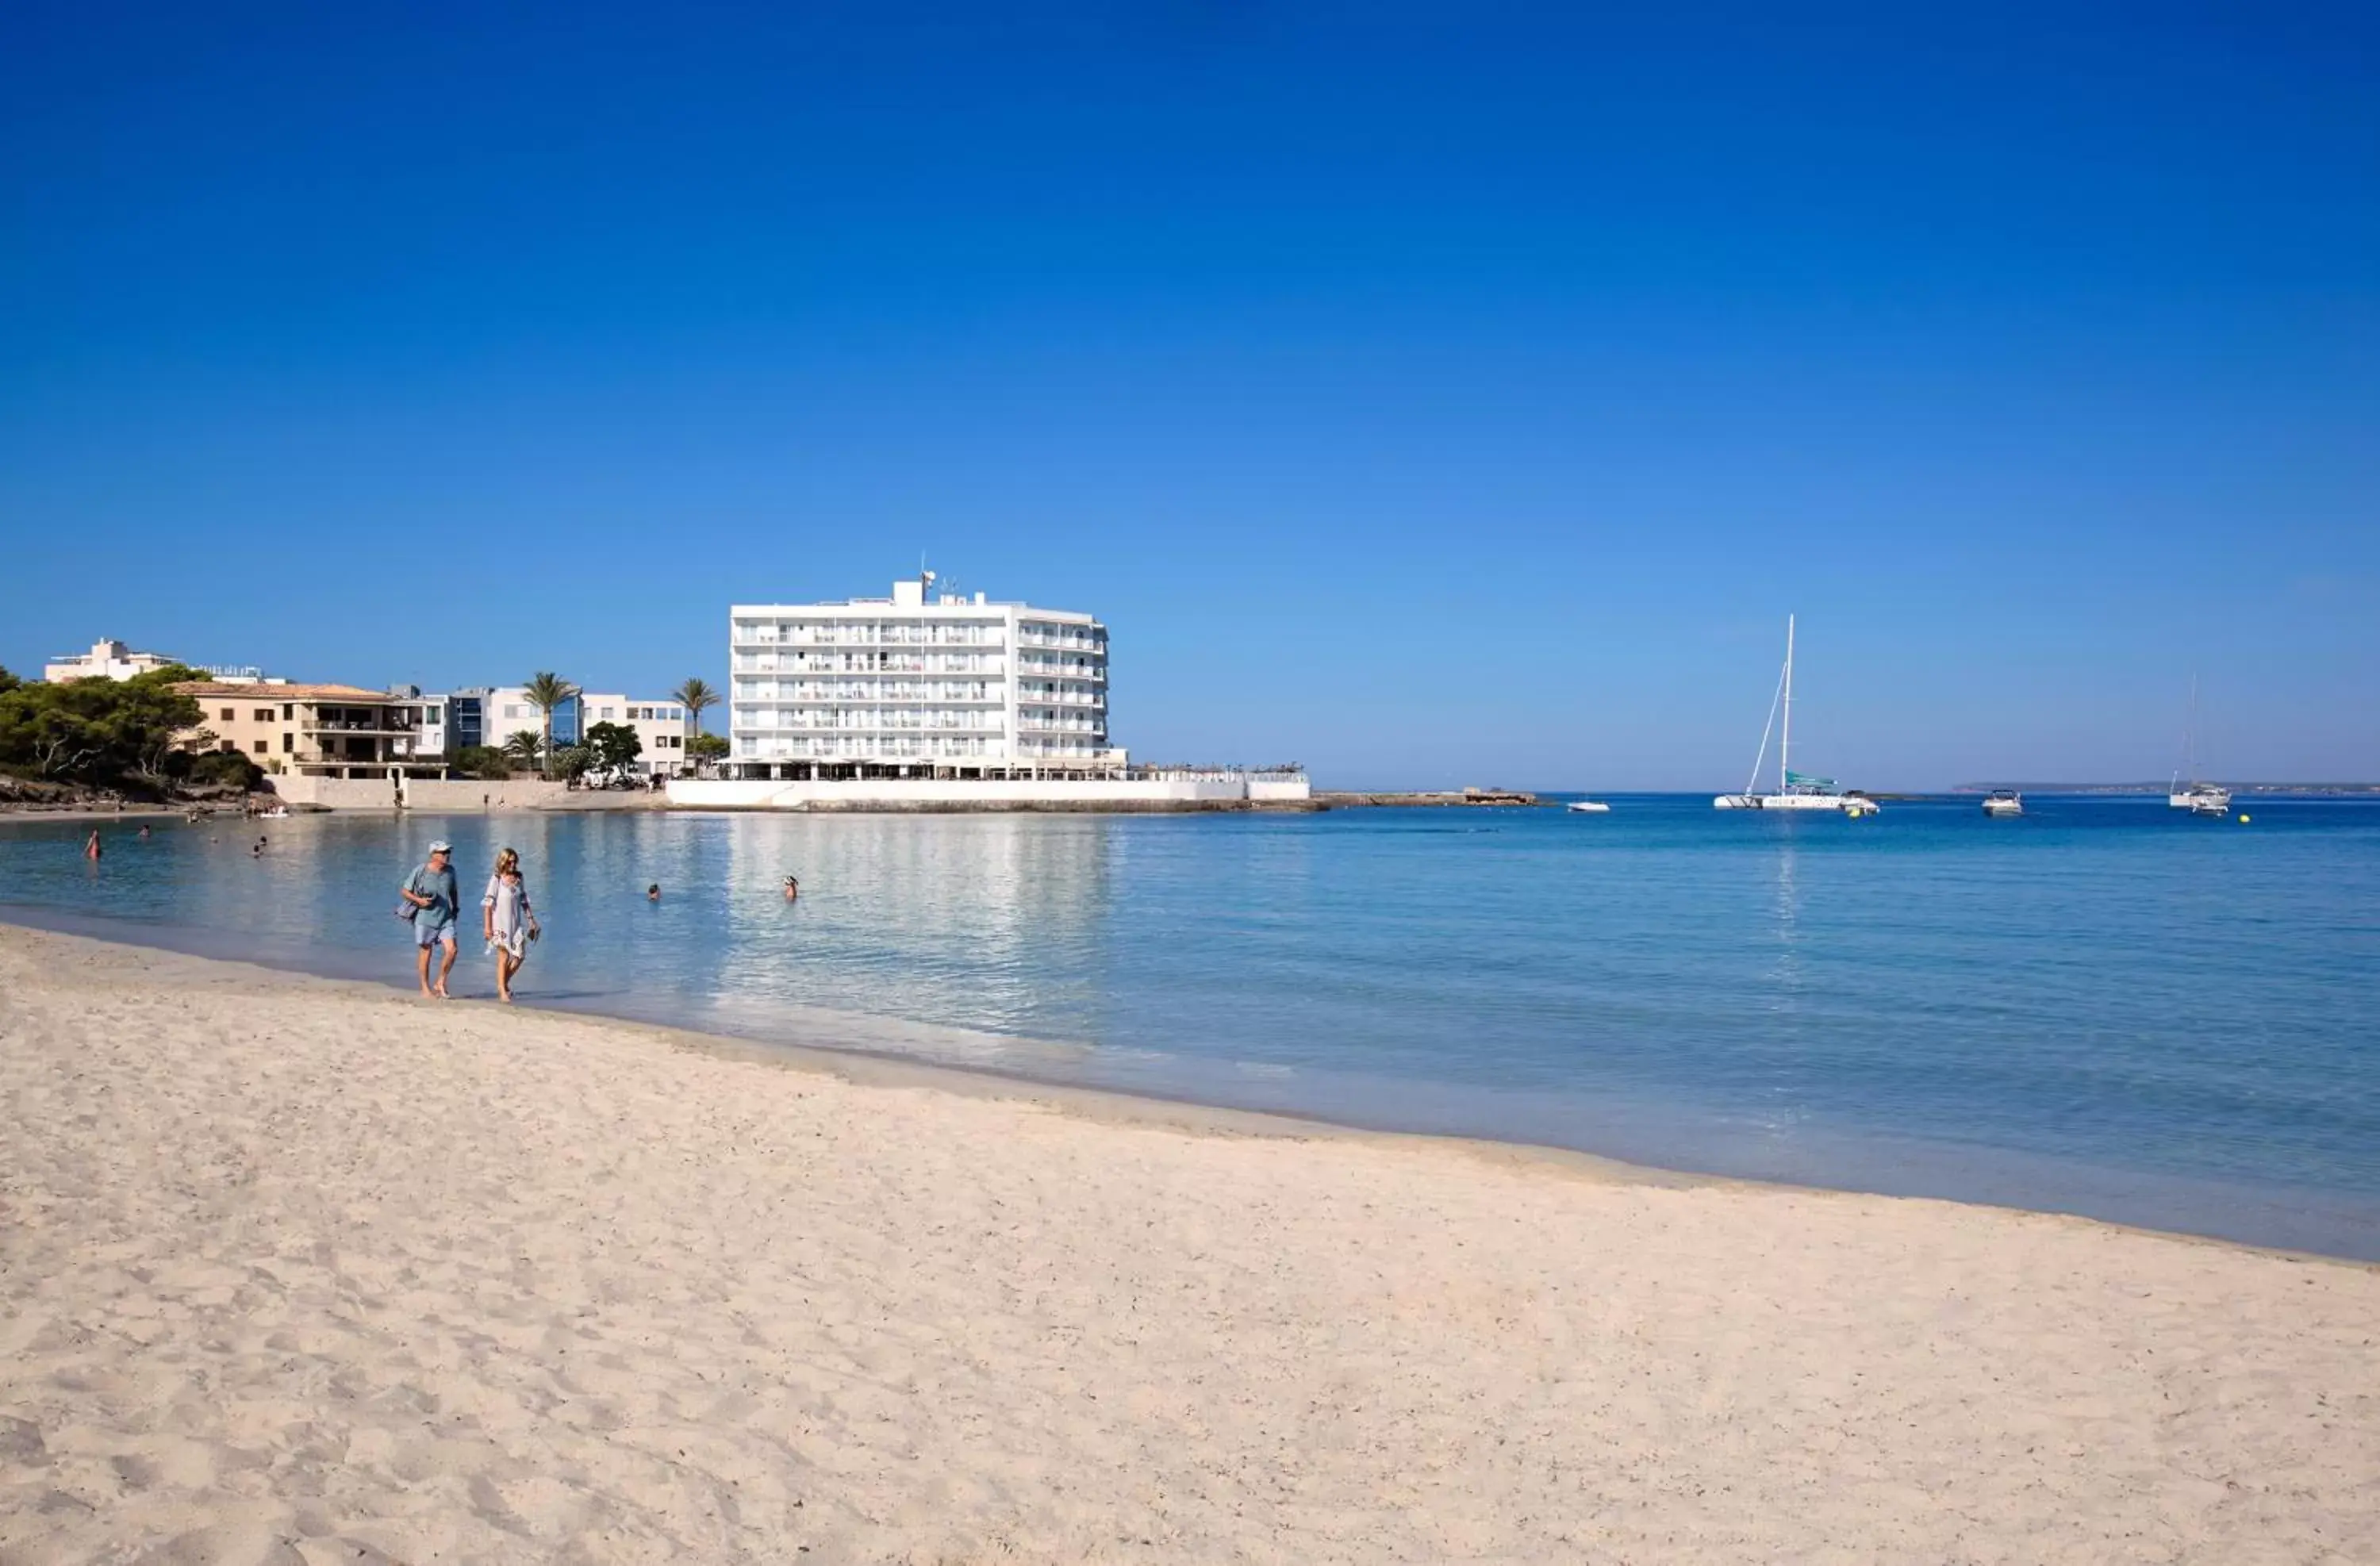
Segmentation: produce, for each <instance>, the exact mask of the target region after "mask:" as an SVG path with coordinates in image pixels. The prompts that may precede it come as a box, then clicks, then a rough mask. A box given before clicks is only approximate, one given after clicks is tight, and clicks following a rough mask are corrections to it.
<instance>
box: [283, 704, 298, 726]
mask: <svg viewBox="0 0 2380 1566" xmlns="http://www.w3.org/2000/svg"><path fill="white" fill-rule="evenodd" d="M296 716H297V703H295V702H290V701H285V702H283V703H282V704H281V721H282V722H289V720H290V719H292V718H295V717H296Z"/></svg>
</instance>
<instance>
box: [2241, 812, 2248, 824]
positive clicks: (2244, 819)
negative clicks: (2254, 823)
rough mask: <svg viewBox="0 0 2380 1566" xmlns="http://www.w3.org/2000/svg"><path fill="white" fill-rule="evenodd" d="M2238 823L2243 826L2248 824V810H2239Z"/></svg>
mask: <svg viewBox="0 0 2380 1566" xmlns="http://www.w3.org/2000/svg"><path fill="white" fill-rule="evenodd" d="M2247 824H2248V812H2247V811H2245V810H2242V811H2240V825H2241V826H2243V827H2244V826H2246V825H2247Z"/></svg>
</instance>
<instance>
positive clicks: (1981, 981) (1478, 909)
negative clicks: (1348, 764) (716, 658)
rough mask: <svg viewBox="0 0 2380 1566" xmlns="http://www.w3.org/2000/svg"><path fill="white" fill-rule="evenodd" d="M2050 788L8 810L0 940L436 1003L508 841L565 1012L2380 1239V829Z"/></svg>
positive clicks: (2252, 1234) (2320, 1239)
mask: <svg viewBox="0 0 2380 1566" xmlns="http://www.w3.org/2000/svg"><path fill="white" fill-rule="evenodd" d="M2027 804H2028V807H2029V810H2030V812H2031V813H2030V814H2028V815H2027V816H2026V817H2025V818H2023V819H2021V820H2015V821H1994V820H1989V819H1985V818H1984V817H1983V815H1982V813H1981V812H1980V811H1979V810H1978V809H1977V808H1976V807H1975V806H1974V804H1973V802H1971V801H1958V802H1941V803H1907V804H1894V805H1891V806H1889V807H1888V808H1887V810H1886V811H1885V813H1884V814H1883V816H1881V817H1880V818H1878V819H1873V820H1868V821H1846V820H1842V819H1787V818H1784V817H1781V816H1775V815H1771V816H1759V815H1745V814H1739V813H1730V812H1718V811H1714V810H1712V809H1711V808H1710V807H1709V802H1708V799H1707V798H1706V797H1705V796H1699V795H1697V796H1694V797H1692V798H1680V797H1669V796H1650V797H1633V798H1632V797H1626V796H1621V797H1616V798H1614V800H1613V805H1614V808H1613V810H1612V812H1611V814H1609V815H1608V816H1573V815H1569V814H1567V813H1564V812H1560V811H1555V810H1546V809H1534V810H1532V809H1523V808H1512V809H1459V810H1458V809H1370V810H1345V811H1333V812H1330V813H1326V814H1321V815H1298V816H1269V815H1219V816H1194V817H1136V816H1007V815H970V816H697V815H679V814H648V813H635V814H622V815H574V814H556V815H539V814H511V815H493V816H480V815H470V816H408V817H406V818H404V819H390V818H387V817H367V816H335V815H334V816H316V817H301V818H295V819H286V820H278V821H262V822H254V823H242V822H237V821H223V822H203V823H200V824H198V825H196V826H190V825H185V824H184V823H182V822H180V821H178V820H176V821H170V822H164V821H161V822H157V823H154V824H153V827H152V831H153V835H152V838H151V839H150V840H149V841H147V842H141V841H139V840H137V838H136V837H135V835H134V832H133V830H132V829H131V828H130V827H108V826H103V835H104V837H105V840H106V842H107V844H108V845H109V851H108V854H107V856H106V857H105V858H104V859H103V861H102V863H101V864H100V865H99V866H97V867H95V868H94V867H91V866H90V865H87V864H85V863H84V862H83V861H82V860H81V859H80V858H79V856H78V854H77V849H78V848H79V844H80V842H81V839H82V836H83V835H84V833H85V832H88V831H89V830H90V829H89V827H88V826H87V825H85V824H82V823H64V822H54V823H42V822H39V821H23V822H15V823H9V824H7V825H5V826H0V887H4V888H5V893H0V915H5V917H8V918H10V919H12V920H15V921H17V922H20V923H26V924H37V925H42V926H46V927H49V928H54V929H71V930H78V931H81V932H84V933H90V934H94V935H100V936H103V937H108V938H112V939H118V940H128V941H140V942H144V943H149V944H154V945H161V946H168V947H172V948H175V949H177V950H184V951H190V952H195V953H200V954H204V955H212V956H225V957H235V958H239V959H242V960H247V961H251V962H261V963H265V964H268V965H275V966H284V967H291V968H299V969H304V970H307V971H313V972H320V973H326V974H331V975H335V976H339V977H370V978H379V979H384V980H387V981H389V982H392V983H403V984H407V985H409V984H410V983H411V951H410V932H409V930H408V929H407V927H406V926H405V925H403V924H402V923H400V922H399V921H398V920H397V919H395V917H392V912H391V910H392V909H393V908H394V907H395V904H396V894H395V888H396V885H397V883H398V881H399V880H401V879H402V877H403V876H404V874H405V872H406V871H407V869H408V868H410V867H411V866H412V865H413V864H415V863H418V862H419V858H420V856H421V853H422V850H423V848H424V847H425V846H426V844H428V843H429V842H430V841H431V839H432V838H434V837H440V836H444V837H448V838H451V839H452V840H453V841H454V842H455V845H456V849H457V855H456V859H457V864H458V867H459V869H458V877H459V879H460V880H461V881H462V884H463V888H464V892H465V900H466V903H467V904H476V903H477V900H478V894H479V892H480V885H481V884H482V883H483V882H484V880H485V877H486V867H487V865H488V864H489V863H490V862H491V860H492V857H493V855H494V851H495V849H496V848H497V847H498V846H500V845H510V846H512V847H515V848H516V849H518V850H519V851H520V853H521V856H522V858H523V861H524V863H525V865H526V867H527V868H528V880H529V886H530V889H531V892H532V894H533V896H534V898H535V900H536V903H537V905H538V908H539V912H540V916H541V917H542V918H543V920H544V922H545V926H546V939H545V940H544V941H542V942H541V943H540V945H539V946H538V948H537V949H536V951H535V953H534V955H533V957H532V960H531V962H530V964H529V965H528V969H527V971H526V972H525V973H524V974H523V976H522V979H521V984H520V988H521V992H522V996H523V999H524V1000H526V1001H529V1002H534V1003H537V1004H540V1005H554V1006H561V1007H565V1008H569V1009H577V1010H583V1011H587V1012H592V1013H599V1014H613V1015H621V1016H626V1017H631V1018H636V1019H639V1020H645V1021H653V1022H663V1023H670V1024H674V1025H677V1026H687V1027H693V1028H698V1029H703V1030H707V1031H711V1032H717V1033H724V1034H731V1035H735V1036H739V1037H744V1038H756V1039H761V1040H767V1041H775V1042H781V1043H801V1044H806V1045H817V1046H826V1047H833V1048H845V1049H858V1050H869V1051H877V1052H884V1053H894V1054H905V1055H910V1056H914V1057H917V1058H920V1059H925V1060H929V1061H933V1062H938V1063H941V1064H947V1065H953V1066H960V1067H966V1068H972V1069H977V1070H985V1071H992V1072H999V1073H1003V1074H1012V1075H1018V1076H1024V1077H1029V1078H1034V1079H1039V1080H1048V1081H1053V1082H1062V1083H1067V1084H1074V1085H1080V1086H1096V1087H1103V1088H1111V1089H1117V1090H1122V1091H1126V1092H1135V1093H1145V1094H1152V1095H1157V1096H1160V1097H1169V1098H1179V1099H1193V1100H1197V1101H1201V1102H1209V1103H1216V1104H1222V1105H1228V1106H1232V1107H1235V1108H1246V1109H1259V1110H1270V1111H1285V1112H1289V1113H1293V1114H1304V1115H1311V1116H1316V1117H1318V1118H1322V1119H1328V1120H1335V1121H1342V1122H1346V1123H1354V1124H1361V1125H1369V1126H1376V1127H1380V1128H1385V1129H1395V1130H1412V1131H1425V1132H1438V1133H1445V1134H1452V1135H1470V1136H1484V1137H1490V1138H1496V1139H1501V1140H1508V1141H1515V1142H1528V1143H1542V1144H1547V1145H1551V1146H1558V1147H1574V1148H1579V1149H1583V1150H1585V1151H1590V1152H1595V1153H1599V1154H1604V1155H1607V1156H1610V1157H1614V1158H1620V1159H1630V1160H1633V1161H1636V1162H1642V1163H1649V1164H1656V1165H1660V1166H1664V1167H1669V1168H1678V1169H1688V1170H1695V1171H1706V1172H1711V1173H1718V1174H1729V1175H1741V1176H1746V1177H1752V1178H1762V1179H1777V1180H1788V1181H1796V1182H1803V1183H1807V1184H1819V1185H1838V1186H1845V1187H1851V1188H1857V1189H1868V1190H1879V1191H1886V1192H1895V1193H1902V1194H1911V1195H1926V1196H1950V1197H1956V1198H1961V1199H1966V1200H1976V1201H1990V1202H2001V1203H2007V1204H2010V1205H2013V1206H2021V1207H2031V1208H2045V1209H2050V1210H2060V1211H2070V1212H2078V1213H2083V1214H2088V1215H2091V1216H2095V1217H2100V1218H2107V1219H2112V1220H2119V1221H2126V1222H2135V1223H2142V1224H2146V1225H2150V1226H2153V1227H2158V1228H2168V1229H2174V1230H2180V1231H2184V1232H2195V1233H2203V1234H2210V1235H2217V1236H2221V1237H2226V1238H2231V1239H2238V1240H2244V1241H2249V1242H2252V1243H2257V1244H2276V1245H2285V1246H2291V1247H2300V1248H2304V1249H2310V1250H2318V1251H2324V1252H2328V1253H2331V1254H2336V1255H2341V1256H2358V1257H2363V1258H2369V1259H2380V1021H2375V1015H2380V1008H2375V1002H2380V805H2374V804H2370V803H2363V802H2352V801H2317V800H2299V799H2271V800H2255V801H2251V802H2249V803H2247V804H2246V805H2245V806H2244V808H2246V809H2247V810H2248V811H2250V812H2251V813H2252V814H2253V817H2254V820H2253V824H2251V825H2246V826H2242V825H2240V824H2238V823H2237V822H2234V821H2229V820H2224V821H2210V820H2202V819H2194V818H2191V817H2188V816H2186V815H2184V814H2183V813H2181V812H2178V811H2172V810H2169V809H2168V808H2167V807H2166V806H2165V804H2164V802H2163V801H2162V800H2161V799H2159V800H2154V801H2148V800H2135V799H2107V798H2091V799H2079V798H2078V799H2053V798H2039V799H2031V800H2028V802H2027ZM260 835H261V836H263V837H265V838H266V839H267V840H268V843H267V847H266V849H265V851H264V853H263V854H261V856H260V855H251V853H250V844H252V843H253V842H254V841H255V839H256V838H257V837H258V836H260ZM787 873H797V874H799V875H800V876H801V878H802V886H803V892H802V896H801V898H800V900H799V901H798V902H797V903H795V904H786V903H785V902H784V900H783V896H782V895H781V893H780V891H779V887H780V884H781V882H782V880H783V876H784V875H786V874H787ZM656 881H658V882H659V883H661V884H662V889H663V892H662V899H661V901H660V902H658V903H650V902H648V901H647V899H646V897H645V895H644V889H645V887H646V885H647V884H648V883H650V882H656ZM466 930H467V936H468V938H467V939H466V941H465V942H464V953H465V955H464V959H463V961H462V963H461V964H460V965H458V967H457V970H456V985H455V989H456V991H457V993H458V995H461V996H464V997H467V998H468V997H471V996H485V995H487V994H489V993H491V992H492V978H491V976H490V974H489V970H488V963H487V959H486V958H485V957H484V956H483V955H482V954H481V953H480V943H479V941H478V940H477V938H476V930H477V916H476V912H475V911H474V912H472V913H471V916H470V917H469V918H468V919H467V921H466Z"/></svg>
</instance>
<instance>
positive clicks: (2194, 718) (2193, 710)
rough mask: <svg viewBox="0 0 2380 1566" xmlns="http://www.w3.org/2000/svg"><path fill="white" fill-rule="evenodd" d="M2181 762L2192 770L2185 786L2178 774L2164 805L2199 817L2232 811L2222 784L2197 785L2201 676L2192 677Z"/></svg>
mask: <svg viewBox="0 0 2380 1566" xmlns="http://www.w3.org/2000/svg"><path fill="white" fill-rule="evenodd" d="M2181 759H2182V763H2183V765H2185V766H2187V767H2188V768H2189V769H2190V782H2189V783H2187V784H2185V783H2183V782H2182V781H2181V774H2180V772H2176V773H2174V775H2173V782H2172V783H2169V784H2168V785H2167V790H2166V796H2165V802H2166V803H2167V804H2168V805H2169V806H2171V807H2173V808H2175V809H2177V810H2188V811H2190V812H2191V813H2192V814H2193V815H2199V816H2221V815H2226V814H2228V813H2229V811H2230V809H2231V791H2230V790H2229V789H2228V788H2225V787H2224V786H2223V785H2222V784H2220V783H2201V782H2199V781H2198V676H2197V675H2196V674H2192V675H2191V676H2190V722H2189V723H2188V724H2187V725H2186V726H2185V727H2184V728H2183V729H2182V731H2181Z"/></svg>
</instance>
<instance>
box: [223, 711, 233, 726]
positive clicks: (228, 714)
mask: <svg viewBox="0 0 2380 1566" xmlns="http://www.w3.org/2000/svg"><path fill="white" fill-rule="evenodd" d="M223 721H224V722H226V723H228V722H231V721H232V716H231V709H230V708H228V707H226V708H225V709H224V710H223Z"/></svg>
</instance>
